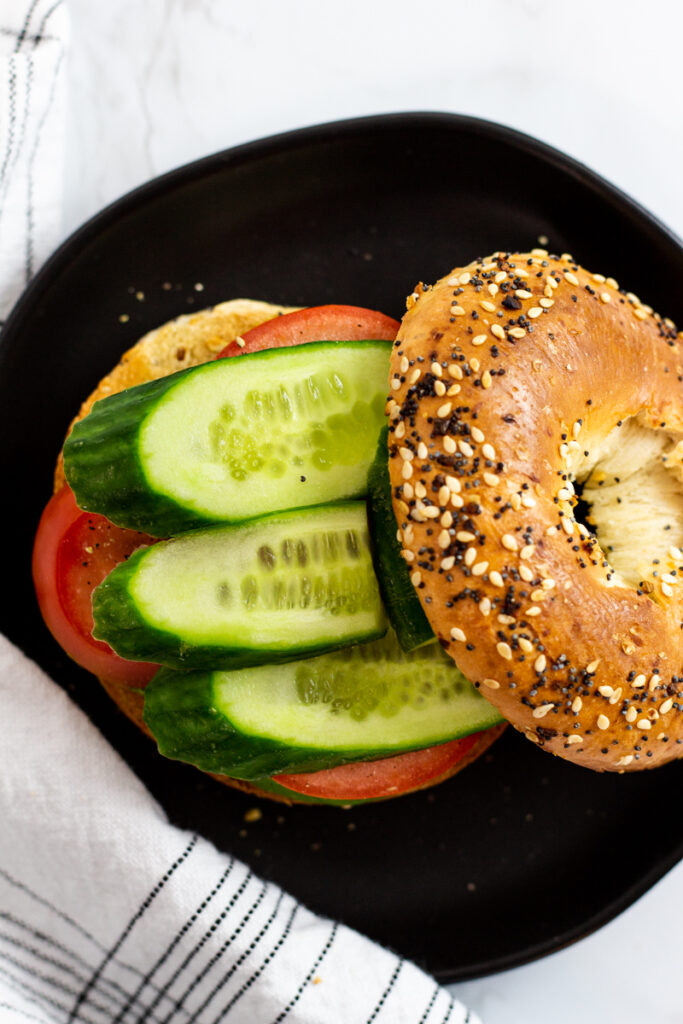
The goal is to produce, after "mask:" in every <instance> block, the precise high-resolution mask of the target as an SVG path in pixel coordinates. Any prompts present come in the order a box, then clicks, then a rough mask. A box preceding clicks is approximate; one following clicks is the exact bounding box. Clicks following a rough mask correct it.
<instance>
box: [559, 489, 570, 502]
mask: <svg viewBox="0 0 683 1024" xmlns="http://www.w3.org/2000/svg"><path fill="white" fill-rule="evenodd" d="M557 496H558V498H559V499H560V501H569V499H570V498H571V494H570V492H569V491H568V490H567V488H566V487H560V489H559V491H558V492H557Z"/></svg>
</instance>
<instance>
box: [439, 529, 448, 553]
mask: <svg viewBox="0 0 683 1024" xmlns="http://www.w3.org/2000/svg"><path fill="white" fill-rule="evenodd" d="M450 542H451V535H450V534H449V532H448V530H442V531H441V533H440V534H439V539H438V541H437V543H438V545H439V547H440V548H441V549H442V550H445V549H446V548H447V547H448V545H449V544H450Z"/></svg>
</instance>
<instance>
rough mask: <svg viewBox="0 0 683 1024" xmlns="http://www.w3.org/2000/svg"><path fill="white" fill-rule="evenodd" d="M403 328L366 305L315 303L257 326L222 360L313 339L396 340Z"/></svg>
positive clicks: (228, 347)
mask: <svg viewBox="0 0 683 1024" xmlns="http://www.w3.org/2000/svg"><path fill="white" fill-rule="evenodd" d="M399 327H400V324H399V322H398V320H394V319H393V318H392V317H390V316H386V314H384V313H379V312H377V311H376V310H374V309H364V308H363V307H362V306H311V307H310V308H309V309H299V310H296V312H294V313H284V314H283V315H282V316H276V317H275V318H274V319H272V320H266V322H265V323H264V324H259V326H258V327H253V328H252V329H251V330H250V331H247V333H246V334H245V335H244V337H243V338H242V341H243V342H244V345H238V344H237V342H236V341H231V342H230V344H229V345H226V346H225V348H224V349H223V350H222V351H221V352H219V354H218V359H223V358H224V357H226V356H239V355H246V354H247V353H249V352H260V351H261V349H264V348H283V347H286V346H288V345H304V344H306V343H307V342H309V341H364V340H365V339H367V338H373V339H376V340H384V341H393V340H394V338H395V337H396V334H397V332H398V329H399Z"/></svg>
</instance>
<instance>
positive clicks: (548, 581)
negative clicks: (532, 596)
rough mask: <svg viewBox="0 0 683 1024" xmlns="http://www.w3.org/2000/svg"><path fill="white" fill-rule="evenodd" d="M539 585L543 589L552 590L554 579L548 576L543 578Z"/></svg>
mask: <svg viewBox="0 0 683 1024" xmlns="http://www.w3.org/2000/svg"><path fill="white" fill-rule="evenodd" d="M541 586H542V587H543V589H544V590H553V589H554V588H555V580H554V579H552V578H551V577H550V576H549V577H548V578H547V579H545V580H543V582H542V583H541Z"/></svg>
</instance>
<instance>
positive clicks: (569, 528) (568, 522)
mask: <svg viewBox="0 0 683 1024" xmlns="http://www.w3.org/2000/svg"><path fill="white" fill-rule="evenodd" d="M562 529H563V530H564V532H565V533H569V534H572V533H573V532H574V520H573V519H570V518H569V516H563V517H562Z"/></svg>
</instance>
